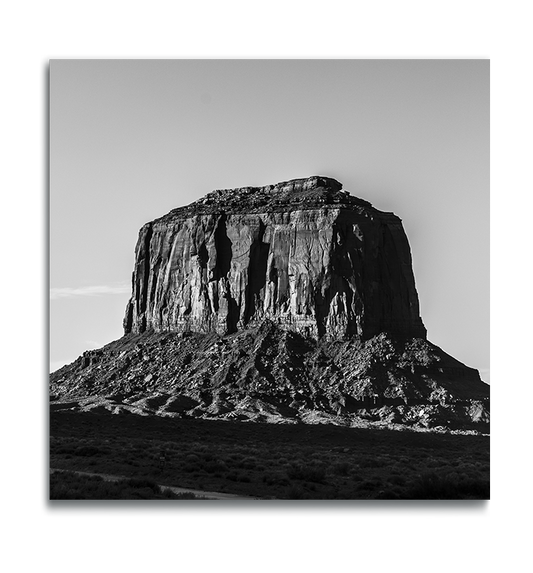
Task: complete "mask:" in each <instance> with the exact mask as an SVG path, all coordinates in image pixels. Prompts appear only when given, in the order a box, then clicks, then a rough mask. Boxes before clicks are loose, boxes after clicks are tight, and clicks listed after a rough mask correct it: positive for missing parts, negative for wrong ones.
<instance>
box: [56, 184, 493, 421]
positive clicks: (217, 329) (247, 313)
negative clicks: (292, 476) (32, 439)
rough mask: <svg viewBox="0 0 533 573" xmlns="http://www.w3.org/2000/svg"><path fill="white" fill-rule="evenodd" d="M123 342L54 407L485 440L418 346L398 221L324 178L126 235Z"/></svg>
mask: <svg viewBox="0 0 533 573" xmlns="http://www.w3.org/2000/svg"><path fill="white" fill-rule="evenodd" d="M132 283H133V286H132V297H131V299H130V301H129V303H128V305H127V309H126V316H125V318H124V330H125V334H124V336H123V337H122V338H121V339H120V340H117V341H115V342H112V343H110V344H108V345H106V346H105V347H103V348H102V349H99V350H94V351H89V352H86V353H84V355H82V356H81V357H80V358H78V359H77V360H76V361H75V362H74V363H72V364H71V365H68V366H65V367H64V368H62V369H60V370H58V371H57V372H55V373H53V374H52V375H51V385H50V388H51V390H50V391H51V397H52V399H53V405H52V407H53V408H56V409H64V408H70V409H72V408H75V409H76V408H78V409H82V410H95V411H98V410H102V411H109V412H113V413H122V412H134V413H139V414H144V415H146V414H157V415H161V416H181V417H190V416H194V417H203V418H216V419H227V420H252V421H267V422H283V423H296V422H302V421H303V422H307V423H319V422H327V423H335V424H345V425H350V426H361V425H362V426H365V425H378V426H379V425H381V426H383V425H385V426H387V427H405V426H406V425H407V426H412V427H415V428H421V429H427V428H442V429H448V430H450V429H456V430H457V429H458V430H462V431H464V430H469V431H487V429H488V421H489V413H488V410H489V389H488V386H487V385H486V384H484V383H483V382H482V381H481V379H480V377H479V373H478V372H477V371H476V370H474V369H472V368H468V367H467V366H465V365H464V364H462V363H460V362H458V361H457V360H455V359H454V358H452V357H451V356H449V355H447V354H446V353H445V352H443V351H442V350H441V349H440V348H438V347H436V346H435V345H433V344H431V343H430V342H429V341H427V340H426V330H425V328H424V325H423V323H422V320H421V318H420V315H419V305H418V295H417V292H416V289H415V282H414V277H413V272H412V266H411V254H410V249H409V244H408V241H407V238H406V235H405V233H404V230H403V227H402V224H401V220H400V219H399V218H398V217H396V216H395V215H394V214H392V213H384V212H381V211H378V210H377V209H375V208H374V207H372V206H371V205H370V203H368V202H367V201H364V200H362V199H358V198H356V197H353V196H352V195H350V194H349V193H347V192H346V191H343V190H342V185H341V184H340V183H339V182H337V181H335V180H334V179H329V178H326V177H310V178H307V179H297V180H293V181H288V182H284V183H279V184H277V185H272V186H267V187H260V188H253V187H246V188H241V189H233V190H223V191H214V192H213V193H210V194H209V195H207V196H206V197H204V198H203V199H200V200H199V201H196V202H195V203H192V204H191V205H188V206H186V207H181V208H178V209H175V210H173V211H171V212H170V213H168V214H167V215H165V216H164V217H161V218H160V219H157V220H155V221H152V222H151V223H147V224H146V225H144V227H143V228H142V229H141V231H140V234H139V240H138V242H137V247H136V256H135V268H134V272H133V280H132Z"/></svg>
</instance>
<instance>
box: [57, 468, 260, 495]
mask: <svg viewBox="0 0 533 573" xmlns="http://www.w3.org/2000/svg"><path fill="white" fill-rule="evenodd" d="M64 471H72V472H73V473H76V474H79V475H85V476H99V477H101V478H103V479H104V480H106V481H120V480H126V479H129V478H128V476H113V475H109V474H98V473H91V472H82V471H76V470H61V469H57V468H50V473H53V472H64ZM158 485H159V487H160V488H161V489H163V490H165V489H169V490H170V491H172V492H174V493H193V494H194V495H198V496H202V497H203V498H205V499H233V500H257V499H261V498H260V497H251V496H246V495H238V494H234V493H222V492H217V491H203V490H200V489H190V488H185V487H175V486H169V485H160V484H158Z"/></svg>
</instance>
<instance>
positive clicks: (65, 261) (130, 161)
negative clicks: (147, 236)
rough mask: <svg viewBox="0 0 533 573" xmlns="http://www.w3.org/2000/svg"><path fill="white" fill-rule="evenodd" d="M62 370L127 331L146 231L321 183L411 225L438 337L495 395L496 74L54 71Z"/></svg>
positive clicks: (314, 63)
mask: <svg viewBox="0 0 533 573" xmlns="http://www.w3.org/2000/svg"><path fill="white" fill-rule="evenodd" d="M50 89H51V96H50V107H51V113H50V136H51V142H50V154H51V170H50V175H51V187H50V213H51V221H50V258H51V261H50V265H51V266H50V282H51V288H52V291H51V304H50V315H51V321H50V322H51V326H50V328H51V336H50V347H51V350H50V352H51V354H50V361H51V368H52V369H55V368H57V367H59V366H61V365H62V364H65V363H68V362H71V361H72V360H74V359H75V358H76V357H77V356H79V355H80V354H81V353H82V352H83V351H84V350H87V349H89V348H95V347H99V346H102V345H103V344H105V343H107V342H109V341H111V340H114V339H116V338H119V337H120V336H121V335H122V318H123V314H124V309H125V306H126V302H127V300H128V298H129V292H130V280H131V272H132V270H133V260H134V258H133V257H134V247H135V243H136V240H137V233H138V230H139V228H140V227H141V225H142V224H144V223H145V222H147V221H149V220H151V219H154V218H155V217H159V216H161V215H163V214H165V213H167V212H168V211H169V210H170V209H172V208H175V207H178V206H180V205H184V204H187V203H190V202H191V201H194V200H195V199H197V198H199V197H201V196H202V195H204V194H206V193H208V192H209V191H211V190H213V189H219V188H231V187H239V186H245V185H266V184H270V183H276V182H278V181H283V180H286V179H292V178H296V177H306V176H310V175H325V176H330V177H334V178H336V179H338V180H339V181H341V182H342V183H343V184H344V188H345V189H347V190H348V191H350V192H351V193H353V194H354V195H357V196H359V197H362V198H364V199H367V200H368V201H370V202H371V203H372V204H373V205H374V206H375V207H377V208H378V209H382V210H385V211H394V212H395V213H396V214H397V215H398V216H399V217H401V218H402V220H403V223H404V228H405V230H406V233H407V236H408V238H409V241H410V244H411V250H412V254H413V264H414V271H415V279H416V285H417V290H418V293H419V297H420V303H421V314H422V319H423V321H424V323H425V325H426V327H427V329H428V338H429V340H431V341H432V342H434V343H435V344H438V345H439V346H441V348H442V349H443V350H445V351H446V352H448V353H449V354H451V355H452V356H454V357H456V358H457V359H459V360H461V361H463V362H465V363H466V364H468V365H469V366H473V367H475V368H478V369H479V370H480V371H481V374H482V378H483V379H484V380H485V381H489V62H488V60H226V61H224V60H92V61H91V60H53V61H52V62H51V65H50Z"/></svg>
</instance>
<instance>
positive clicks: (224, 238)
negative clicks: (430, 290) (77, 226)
mask: <svg viewBox="0 0 533 573" xmlns="http://www.w3.org/2000/svg"><path fill="white" fill-rule="evenodd" d="M263 320H271V321H273V322H274V323H276V324H277V325H279V327H280V328H283V329H286V330H292V331H294V332H299V333H301V334H305V335H310V336H314V337H316V338H322V337H328V338H342V337H343V336H355V337H357V338H358V339H365V338H369V337H371V336H374V335H375V334H378V333H380V332H385V331H386V332H390V333H392V334H399V335H402V336H420V337H425V335H426V330H425V328H424V325H423V323H422V320H421V319H420V316H419V304H418V295H417V292H416V289H415V282H414V277H413V271H412V265H411V253H410V249H409V244H408V241H407V238H406V236H405V233H404V230H403V227H402V223H401V220H400V219H399V218H398V217H396V216H395V215H393V214H392V213H383V212H381V211H378V210H377V209H375V208H374V207H372V205H370V203H368V202H367V201H363V200H361V199H357V198H356V197H353V196H352V195H350V194H349V193H347V192H346V191H343V190H342V184H341V183H339V182H338V181H335V180H334V179H330V178H326V177H309V178H307V179H295V180H292V181H286V182H283V183H278V184H276V185H269V186H267V187H245V188H241V189H231V190H225V191H215V192H213V193H210V194H209V195H207V196H206V197H205V198H203V199H200V200H199V201H196V202H195V203H193V204H192V205H189V206H187V207H183V208H181V209H176V210H174V211H172V212H171V213H169V214H168V215H166V216H165V217H162V218H161V219H158V220H156V221H153V222H151V223H148V224H146V225H145V226H144V227H143V228H142V229H141V232H140V235H139V240H138V242H137V248H136V260H135V270H134V273H133V295H132V298H131V301H130V304H129V305H128V309H127V312H126V317H125V320H124V327H125V333H129V332H136V333H139V332H145V331H147V330H153V331H155V332H162V331H174V332H205V333H207V332H213V331H214V332H218V333H219V334H230V333H232V332H237V331H238V330H240V329H243V328H246V327H247V326H250V325H255V324H258V323H259V322H261V321H263Z"/></svg>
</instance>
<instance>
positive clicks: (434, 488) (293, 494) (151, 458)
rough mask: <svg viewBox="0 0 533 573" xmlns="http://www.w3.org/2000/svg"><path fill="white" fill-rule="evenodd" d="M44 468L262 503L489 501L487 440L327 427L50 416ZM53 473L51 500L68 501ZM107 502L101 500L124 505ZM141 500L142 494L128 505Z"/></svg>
mask: <svg viewBox="0 0 533 573" xmlns="http://www.w3.org/2000/svg"><path fill="white" fill-rule="evenodd" d="M50 467H51V468H55V469H62V470H76V471H85V472H92V473H102V474H113V475H117V476H124V477H125V478H135V479H136V480H141V479H143V480H149V481H150V482H151V483H153V484H163V485H169V486H178V487H185V488H186V487H190V488H192V489H196V490H198V489H199V490H211V491H219V492H227V493H235V494H240V495H249V496H257V497H261V498H266V499H488V498H489V492H490V489H489V437H488V436H480V435H477V436H476V435H455V434H449V433H448V434H441V433H430V432H415V431H407V430H406V431H390V430H373V429H360V428H345V427H338V426H332V425H306V424H296V425H292V424H261V423H250V422H229V421H210V420H195V419H185V420H184V419H176V418H161V417H155V416H137V415H129V416H128V415H121V416H115V415H111V414H96V413H85V412H51V414H50ZM59 473H62V472H58V473H57V474H53V475H55V477H54V478H53V482H52V485H53V487H51V490H50V497H51V499H59V498H60V497H61V495H60V494H57V493H56V492H58V491H63V492H64V491H65V488H64V487H63V488H62V486H61V483H63V482H64V480H65V479H66V477H65V476H63V477H61V476H59V475H58V474H59ZM67 477H68V479H70V480H71V481H72V480H73V479H74V478H73V477H72V476H69V475H68V474H67ZM80 483H81V484H82V485H81V486H80V485H79V484H80ZM130 483H133V484H134V485H135V483H137V484H138V483H142V482H130ZM58 484H59V485H58ZM76 488H77V489H76V490H75V491H76V494H75V495H76V497H75V498H76V499H98V498H99V497H98V495H99V494H98V493H96V494H95V493H94V488H93V492H92V493H89V492H87V493H86V494H84V489H83V480H77V485H76ZM106 491H107V490H106ZM154 491H155V493H156V496H155V498H159V499H171V497H170V496H166V497H165V496H163V495H161V496H160V497H158V496H159V491H158V490H155V489H154ZM130 493H131V492H130ZM63 495H64V493H63ZM113 495H114V494H113V493H111V494H109V495H107V494H106V496H105V497H104V494H103V493H102V495H101V497H100V499H123V498H124V495H123V494H120V495H119V494H116V497H113ZM126 497H127V495H126ZM143 497H144V498H148V497H150V496H149V495H148V494H147V493H146V490H145V494H144V496H143V495H138V494H133V495H130V497H129V499H142V498H143ZM71 499H72V497H71Z"/></svg>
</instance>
